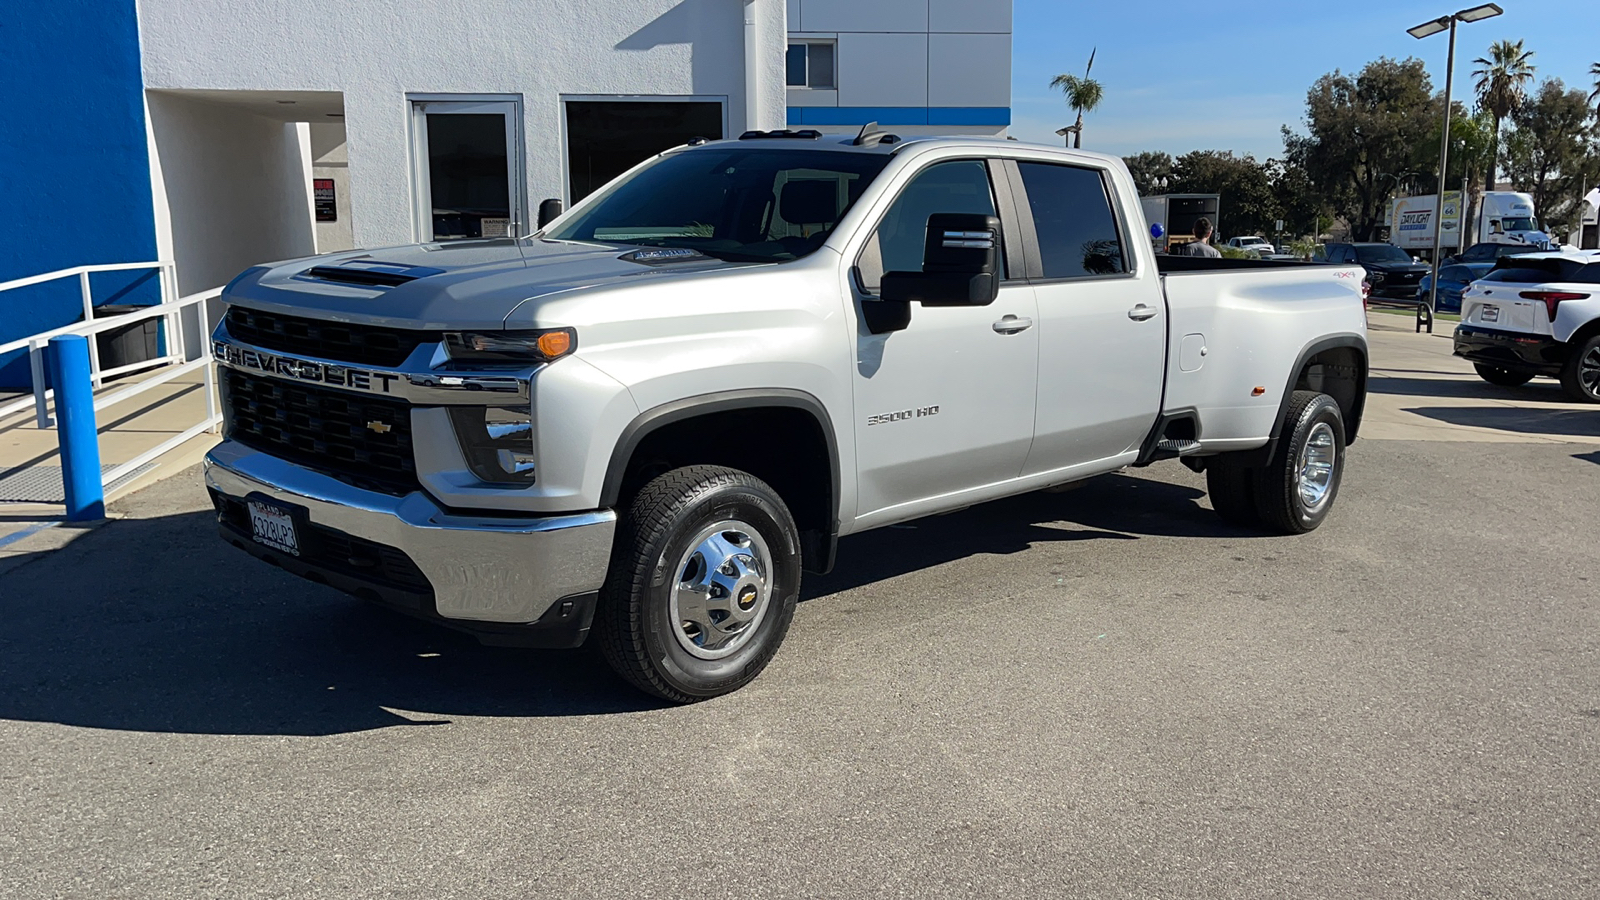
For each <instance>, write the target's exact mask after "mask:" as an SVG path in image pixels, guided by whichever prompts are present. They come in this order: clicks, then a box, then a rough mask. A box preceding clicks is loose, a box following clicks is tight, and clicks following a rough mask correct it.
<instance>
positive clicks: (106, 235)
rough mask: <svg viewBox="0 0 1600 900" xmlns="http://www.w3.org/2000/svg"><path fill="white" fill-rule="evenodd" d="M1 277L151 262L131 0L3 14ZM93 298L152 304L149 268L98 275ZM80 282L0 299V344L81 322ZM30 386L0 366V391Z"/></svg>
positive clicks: (20, 367)
mask: <svg viewBox="0 0 1600 900" xmlns="http://www.w3.org/2000/svg"><path fill="white" fill-rule="evenodd" d="M0 88H3V95H4V96H5V98H6V104H7V108H6V113H5V124H4V125H3V126H0V133H3V139H0V220H3V221H4V222H5V234H6V237H5V239H4V240H0V281H8V280H10V279H13V278H21V277H23V276H25V275H36V274H40V273H43V272H49V271H53V270H56V269H65V268H68V267H70V266H77V265H84V264H87V263H116V262H143V261H146V260H152V259H155V258H156V236H155V213H154V210H153V208H152V205H151V191H150V161H149V153H148V150H147V147H146V143H145V131H144V103H143V93H144V86H143V80H142V77H141V75H140V65H139V25H138V19H137V11H136V10H135V7H134V0H44V2H39V0H35V2H19V3H7V4H6V5H5V15H3V16H0ZM94 291H95V302H96V303H97V304H103V303H155V302H158V301H159V292H158V291H157V289H156V278H155V276H154V275H153V274H151V273H148V272H133V273H108V274H104V275H97V276H95V278H94ZM81 310H82V301H81V300H80V299H79V294H78V283H77V279H76V278H74V279H70V280H68V281H65V282H58V283H55V284H50V285H38V286H35V287H28V288H21V289H19V290H15V291H6V292H5V293H0V343H4V342H5V341H9V340H14V339H16V338H19V337H26V336H27V335H30V334H33V333H35V332H39V331H43V330H45V329H47V328H55V327H59V326H61V325H67V324H70V323H72V322H74V321H77V320H78V319H80V318H81V317H82V312H81ZM27 383H28V368H27V359H26V357H25V356H20V355H17V354H12V355H10V356H8V357H6V358H3V359H0V386H9V387H21V386H26V385H27Z"/></svg>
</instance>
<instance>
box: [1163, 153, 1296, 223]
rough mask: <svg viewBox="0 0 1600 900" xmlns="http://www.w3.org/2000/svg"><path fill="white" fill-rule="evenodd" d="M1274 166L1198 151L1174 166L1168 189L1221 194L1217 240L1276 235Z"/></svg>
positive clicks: (1245, 157) (1179, 159) (1251, 159)
mask: <svg viewBox="0 0 1600 900" xmlns="http://www.w3.org/2000/svg"><path fill="white" fill-rule="evenodd" d="M1272 183H1273V164H1271V163H1258V162H1256V160H1255V157H1253V156H1234V155H1233V153H1232V152H1231V151H1227V150H1195V151H1193V152H1191V153H1185V154H1184V155H1182V156H1180V157H1178V158H1177V160H1176V161H1174V163H1173V174H1172V180H1171V181H1170V182H1169V183H1168V186H1167V190H1168V192H1169V193H1174V194H1218V195H1220V199H1219V203H1218V210H1217V219H1218V222H1217V232H1218V237H1219V238H1220V237H1223V236H1234V235H1246V234H1257V235H1266V234H1272V233H1273V228H1272V226H1273V224H1274V222H1273V220H1275V219H1278V218H1281V217H1282V213H1281V209H1280V207H1279V205H1278V198H1277V195H1276V194H1275V193H1274V192H1273V189H1272Z"/></svg>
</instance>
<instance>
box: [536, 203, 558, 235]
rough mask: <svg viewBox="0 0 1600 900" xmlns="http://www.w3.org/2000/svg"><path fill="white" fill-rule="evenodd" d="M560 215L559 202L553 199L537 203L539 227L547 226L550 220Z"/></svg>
mask: <svg viewBox="0 0 1600 900" xmlns="http://www.w3.org/2000/svg"><path fill="white" fill-rule="evenodd" d="M559 215H561V201H560V200H557V199H556V198H554V197H551V198H550V199H548V200H541V201H540V202H539V227H540V228H543V227H545V226H546V225H549V224H550V222H551V220H552V219H554V218H555V217H556V216H559Z"/></svg>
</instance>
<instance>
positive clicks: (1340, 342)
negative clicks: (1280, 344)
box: [1264, 332, 1369, 459]
mask: <svg viewBox="0 0 1600 900" xmlns="http://www.w3.org/2000/svg"><path fill="white" fill-rule="evenodd" d="M1340 347H1348V348H1350V349H1352V350H1355V351H1356V352H1357V353H1358V354H1360V356H1361V372H1360V373H1359V382H1360V383H1359V384H1358V386H1357V388H1356V397H1355V402H1354V403H1353V404H1352V408H1351V414H1350V415H1349V416H1348V417H1346V421H1345V443H1346V444H1349V443H1351V442H1353V441H1354V440H1355V439H1356V432H1357V431H1358V430H1360V428H1361V415H1362V413H1363V412H1364V411H1365V409H1366V405H1367V372H1368V365H1369V364H1368V359H1369V356H1368V353H1367V341H1366V338H1364V337H1362V336H1361V335H1359V334H1355V333H1353V332H1350V333H1345V334H1336V335H1332V336H1330V337H1325V338H1322V339H1320V340H1316V341H1313V342H1311V343H1309V344H1307V345H1306V346H1305V347H1303V348H1301V350H1300V355H1299V356H1297V357H1295V361H1294V367H1293V368H1291V369H1290V370H1289V380H1288V381H1287V382H1286V383H1285V384H1284V387H1283V397H1282V398H1281V399H1280V400H1279V401H1278V416H1277V418H1276V419H1274V420H1273V422H1272V438H1271V440H1269V441H1267V446H1266V447H1265V448H1264V451H1265V458H1267V459H1271V458H1272V454H1273V452H1274V451H1276V450H1277V448H1278V438H1279V436H1280V435H1281V434H1282V432H1283V423H1284V420H1285V419H1286V418H1288V415H1289V401H1290V399H1291V398H1292V397H1293V396H1294V385H1295V382H1297V381H1299V380H1300V373H1301V372H1302V371H1304V369H1305V367H1306V363H1308V362H1310V361H1311V358H1312V357H1313V356H1316V355H1317V354H1318V353H1321V352H1323V351H1325V350H1336V349H1338V348H1340Z"/></svg>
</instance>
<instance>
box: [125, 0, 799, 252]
mask: <svg viewBox="0 0 1600 900" xmlns="http://www.w3.org/2000/svg"><path fill="white" fill-rule="evenodd" d="M751 2H753V3H755V4H756V5H757V8H758V12H759V15H758V19H757V21H758V26H759V27H758V45H759V48H760V52H759V54H758V60H759V63H760V65H759V73H760V79H759V80H760V90H759V91H758V103H757V107H758V110H759V114H760V117H761V120H762V121H759V122H756V123H753V127H763V128H776V127H781V126H782V124H783V122H784V116H785V94H784V86H783V52H784V47H785V27H784V12H785V10H784V0H751ZM139 21H140V29H141V37H142V40H143V45H144V78H145V82H146V86H147V87H149V88H152V89H163V88H170V89H213V90H254V91H261V90H319V91H340V92H343V94H344V123H345V128H346V133H347V153H348V161H349V177H350V184H349V196H350V204H351V224H352V226H353V228H354V240H355V243H356V245H357V246H378V245H383V244H390V243H403V242H408V241H411V240H412V239H413V234H412V222H413V216H412V209H411V204H412V199H411V197H412V192H411V181H410V167H409V166H410V162H409V146H408V106H407V101H406V96H407V94H408V93H423V94H446V93H447V94H472V95H484V94H507V95H514V96H520V97H521V99H522V103H523V109H522V118H523V130H524V143H525V146H526V155H527V160H526V169H525V171H526V186H525V189H526V195H527V197H528V198H529V200H530V203H531V204H532V205H537V203H538V201H539V199H540V198H543V197H559V196H561V195H562V185H563V183H564V179H563V172H562V158H561V143H562V141H561V106H560V98H561V97H562V95H572V94H587V95H594V94H644V95H676V96H686V95H698V96H708V95H709V96H717V97H726V98H727V108H728V122H729V129H730V131H732V132H734V133H737V132H738V131H740V130H742V129H744V128H745V127H747V125H752V123H747V122H745V121H744V120H745V102H744V98H745V87H744V85H745V66H744V2H743V0H587V2H584V3H573V2H569V0H478V2H474V3H472V4H470V5H469V4H457V3H415V2H406V0H365V2H363V3H361V4H360V9H359V12H350V11H344V10H342V9H341V8H340V7H338V6H330V5H329V4H327V3H326V2H323V0H259V2H255V3H250V4H241V3H237V2H229V0H141V2H140V4H139Z"/></svg>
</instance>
